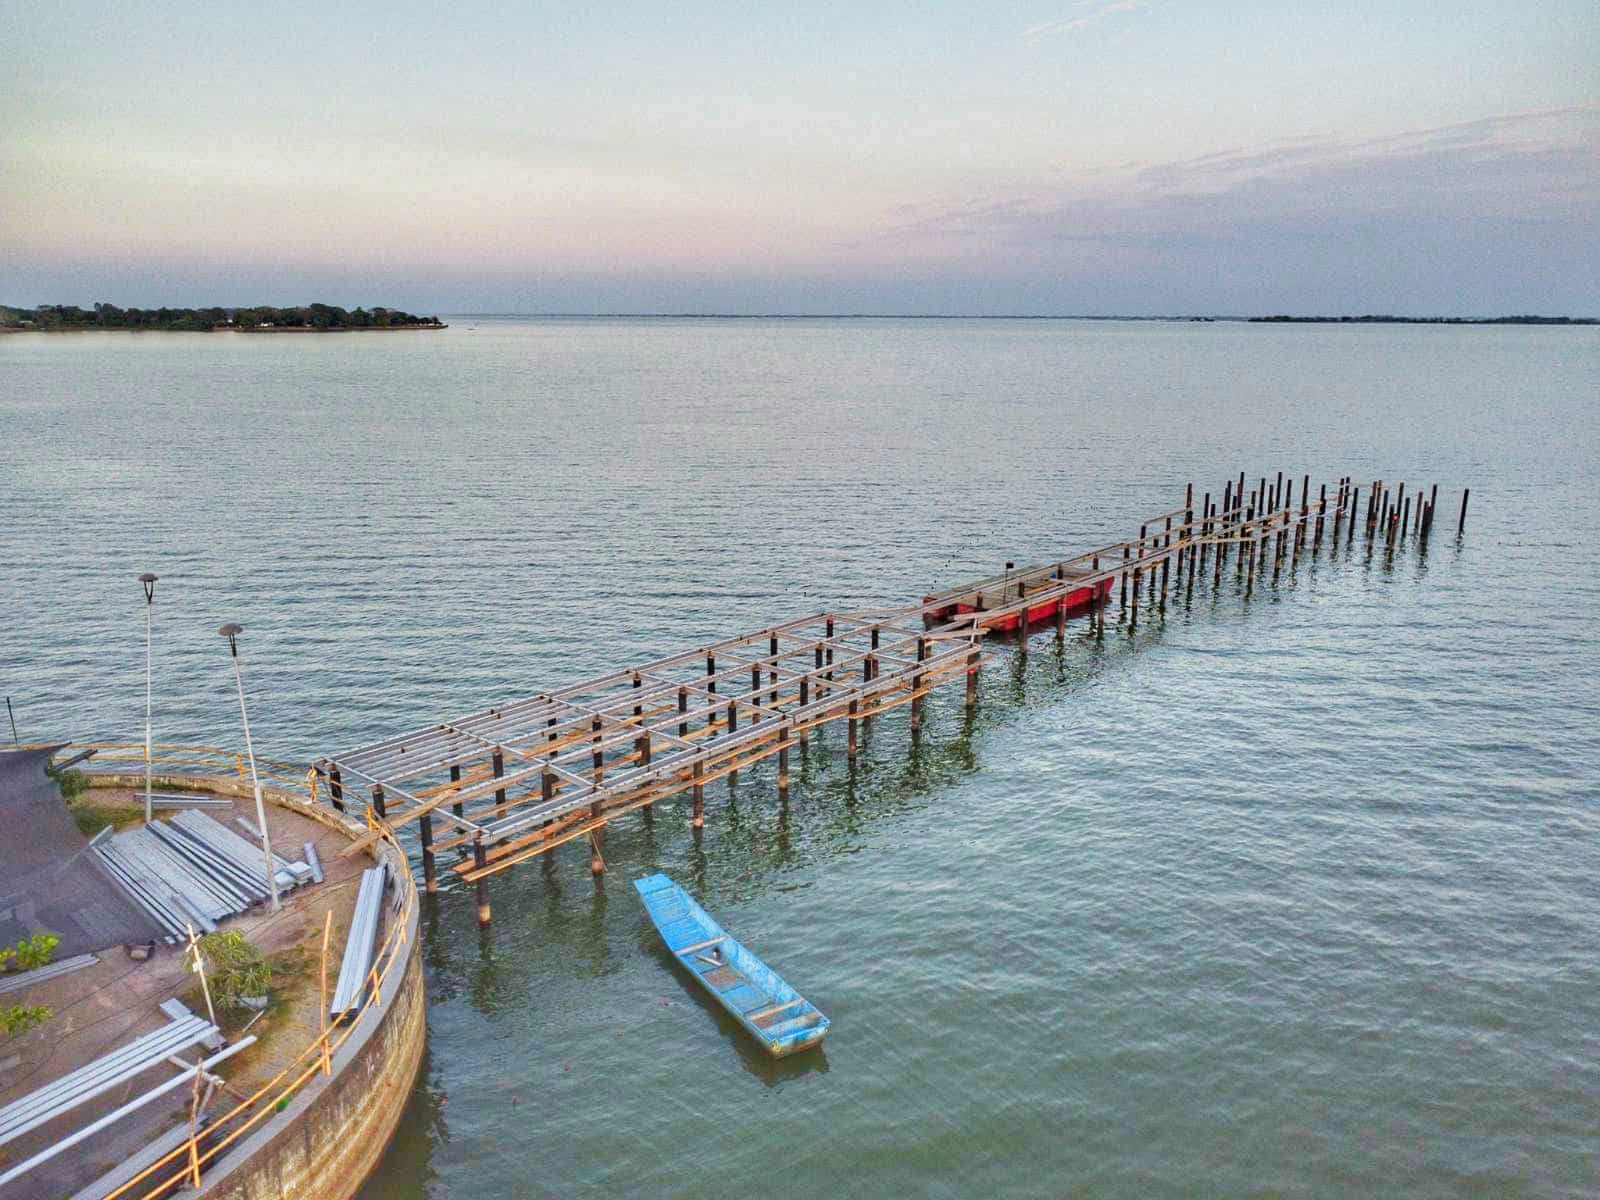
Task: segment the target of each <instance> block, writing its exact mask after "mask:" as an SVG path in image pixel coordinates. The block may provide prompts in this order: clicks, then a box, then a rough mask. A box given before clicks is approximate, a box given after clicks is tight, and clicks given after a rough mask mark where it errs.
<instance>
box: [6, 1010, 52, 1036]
mask: <svg viewBox="0 0 1600 1200" xmlns="http://www.w3.org/2000/svg"><path fill="white" fill-rule="evenodd" d="M54 1015H55V1014H54V1013H52V1012H51V1011H50V1009H48V1008H46V1007H45V1006H44V1005H43V1004H13V1005H12V1006H11V1007H10V1008H0V1033H4V1034H5V1035H6V1036H7V1037H16V1036H17V1035H18V1034H23V1033H27V1032H28V1030H30V1029H33V1028H36V1027H37V1026H40V1025H43V1024H44V1023H45V1022H46V1021H48V1020H49V1019H50V1018H51V1017H52V1016H54Z"/></svg>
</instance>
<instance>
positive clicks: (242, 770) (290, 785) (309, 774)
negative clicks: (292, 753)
mask: <svg viewBox="0 0 1600 1200" xmlns="http://www.w3.org/2000/svg"><path fill="white" fill-rule="evenodd" d="M83 750H93V751H94V756H93V757H92V758H89V759H87V760H86V761H85V762H84V763H83V764H82V768H81V769H82V770H83V772H84V774H86V775H96V774H113V773H114V774H123V773H128V774H132V773H134V772H142V771H143V770H144V764H145V755H144V743H143V742H74V743H73V744H72V745H71V746H69V747H67V748H66V749H65V750H64V751H63V753H78V752H80V751H83ZM150 769H151V770H152V771H153V772H154V773H156V774H158V775H168V776H192V777H193V778H194V779H195V781H196V783H200V782H202V781H204V780H205V779H215V778H216V777H217V776H218V775H232V776H237V777H238V779H239V782H240V783H249V782H250V760H249V759H248V758H246V757H245V755H244V752H243V751H242V750H218V749H217V748H215V747H214V746H178V745H170V744H159V743H158V744H157V745H154V746H152V747H151V748H150ZM256 774H257V775H258V776H260V778H261V783H262V786H268V785H270V786H272V787H276V788H278V789H279V790H281V791H287V792H296V791H304V792H305V793H306V798H307V799H309V800H310V801H311V803H313V804H315V803H316V802H317V773H316V771H315V770H314V769H312V768H310V767H304V766H297V765H295V764H294V763H288V762H282V761H280V760H277V759H271V758H257V759H256Z"/></svg>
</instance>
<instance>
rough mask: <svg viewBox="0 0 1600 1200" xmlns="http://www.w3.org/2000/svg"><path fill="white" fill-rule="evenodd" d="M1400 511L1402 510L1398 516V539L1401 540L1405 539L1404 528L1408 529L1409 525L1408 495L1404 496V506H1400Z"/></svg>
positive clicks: (1409, 507)
mask: <svg viewBox="0 0 1600 1200" xmlns="http://www.w3.org/2000/svg"><path fill="white" fill-rule="evenodd" d="M1401 512H1402V514H1403V515H1402V516H1401V517H1400V540H1401V541H1402V542H1403V541H1405V540H1406V530H1407V529H1409V528H1410V526H1411V497H1410V496H1407V497H1406V498H1405V506H1404V508H1402V510H1401Z"/></svg>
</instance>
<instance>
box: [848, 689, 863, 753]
mask: <svg viewBox="0 0 1600 1200" xmlns="http://www.w3.org/2000/svg"><path fill="white" fill-rule="evenodd" d="M860 711H861V702H860V701H859V700H851V701H850V740H849V742H848V750H847V753H848V755H849V757H850V759H851V760H852V761H854V760H855V756H856V750H857V748H858V746H859V744H860V740H859V738H858V737H857V736H856V726H857V725H858V724H860V719H859V718H858V716H857V714H858V713H859V712H860Z"/></svg>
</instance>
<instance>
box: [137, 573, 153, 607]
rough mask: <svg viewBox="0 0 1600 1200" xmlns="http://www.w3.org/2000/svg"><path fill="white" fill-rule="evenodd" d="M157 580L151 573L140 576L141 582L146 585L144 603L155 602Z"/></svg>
mask: <svg viewBox="0 0 1600 1200" xmlns="http://www.w3.org/2000/svg"><path fill="white" fill-rule="evenodd" d="M157 578H158V577H157V576H155V575H152V574H150V572H149V571H146V572H145V573H144V574H143V575H141V576H139V582H140V583H142V584H144V602H145V603H146V604H151V603H154V601H155V598H156V579H157Z"/></svg>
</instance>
